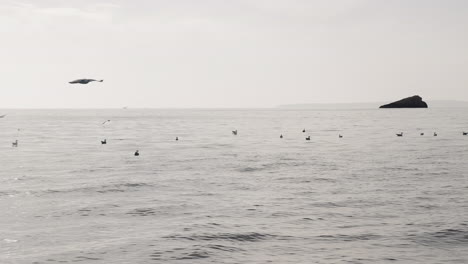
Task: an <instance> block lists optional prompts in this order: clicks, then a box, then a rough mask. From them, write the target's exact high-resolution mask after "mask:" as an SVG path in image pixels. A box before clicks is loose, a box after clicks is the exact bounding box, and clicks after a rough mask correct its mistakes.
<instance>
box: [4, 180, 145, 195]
mask: <svg viewBox="0 0 468 264" xmlns="http://www.w3.org/2000/svg"><path fill="white" fill-rule="evenodd" d="M151 186H152V185H151V184H147V183H118V184H111V185H101V186H90V187H78V188H70V189H48V190H44V191H39V192H36V193H35V195H39V196H40V195H43V194H56V193H73V192H85V193H87V192H97V193H110V192H127V191H136V190H137V189H139V188H142V187H151ZM0 195H1V194H0Z"/></svg>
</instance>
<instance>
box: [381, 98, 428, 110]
mask: <svg viewBox="0 0 468 264" xmlns="http://www.w3.org/2000/svg"><path fill="white" fill-rule="evenodd" d="M379 108H427V103H426V102H424V101H423V100H422V98H421V96H419V95H415V96H411V97H407V98H404V99H401V100H399V101H396V102H393V103H389V104H386V105H382V106H380V107H379Z"/></svg>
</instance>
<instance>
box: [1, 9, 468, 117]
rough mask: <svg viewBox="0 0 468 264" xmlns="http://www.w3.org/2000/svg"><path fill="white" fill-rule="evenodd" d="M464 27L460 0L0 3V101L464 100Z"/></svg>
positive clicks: (467, 94) (467, 55)
mask: <svg viewBox="0 0 468 264" xmlns="http://www.w3.org/2000/svg"><path fill="white" fill-rule="evenodd" d="M467 32H468V1H464V0H391V1H389V0H231V1H221V0H199V1H195V0H107V1H104V0H103V1H99V0H67V1H61V0H34V1H32V0H21V1H16V0H10V1H8V0H0V34H1V36H2V37H1V44H0V45H1V49H0V58H1V61H0V73H1V76H2V80H1V88H0V90H1V91H2V93H1V96H0V108H9V107H97V108H103V107H122V106H129V107H271V106H276V105H280V104H292V103H340V102H372V101H389V100H394V99H395V100H396V99H400V98H401V97H405V96H410V95H414V94H419V95H421V96H422V97H423V98H424V99H426V100H434V99H457V100H468V89H467V87H466V85H467V84H468V74H467V73H468V49H467V47H468V33H467ZM78 78H96V79H104V82H103V83H91V84H88V85H70V84H68V81H70V80H73V79H78Z"/></svg>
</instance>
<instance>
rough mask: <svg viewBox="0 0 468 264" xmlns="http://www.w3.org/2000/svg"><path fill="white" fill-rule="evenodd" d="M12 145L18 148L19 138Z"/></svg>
mask: <svg viewBox="0 0 468 264" xmlns="http://www.w3.org/2000/svg"><path fill="white" fill-rule="evenodd" d="M11 146H12V147H15V148H17V147H18V140H15V142H13V143H11Z"/></svg>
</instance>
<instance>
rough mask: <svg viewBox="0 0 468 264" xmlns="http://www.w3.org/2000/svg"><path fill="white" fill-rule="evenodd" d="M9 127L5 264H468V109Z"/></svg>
mask: <svg viewBox="0 0 468 264" xmlns="http://www.w3.org/2000/svg"><path fill="white" fill-rule="evenodd" d="M0 114H7V116H6V117H4V118H1V119H0V208H1V213H0V263H2V264H13V263H14V264H16V263H18V264H23V263H24V264H30V263H31V264H55V263H105V264H119V263H129V264H134V263H137V264H139V263H142V264H146V263H148V264H149V263H184V264H185V263H229V264H231V263H255V264H264V263H280V264H283V263H284V264H287V263H294V264H297V263H323V264H331V263H353V264H367V263H372V264H375V263H424V264H431V263H434V264H435V263H444V264H445V263H457V264H460V263H468V136H463V135H462V132H463V131H467V132H468V108H438V109H436V108H434V109H432V108H429V109H348V110H346V109H341V110H301V109H108V110H103V109H101V110H92V109H86V110H59V109H56V110H12V109H10V110H8V109H6V110H1V111H0ZM107 120H110V121H107ZM106 121H107V122H106ZM304 129H305V132H303V130H304ZM233 130H237V131H238V133H237V135H234V134H233V133H232V131H233ZM400 132H403V136H402V137H398V136H396V134H397V133H400ZM421 133H424V135H421ZM434 133H437V136H435V135H434ZM280 135H283V138H280ZM339 135H342V137H341V138H340V137H339ZM308 136H310V140H306V139H305V138H306V137H308ZM176 137H178V140H176ZM104 139H106V140H107V144H105V145H103V144H101V140H104ZM15 140H18V146H17V147H13V146H12V142H14V141H15ZM136 150H138V151H139V153H140V155H139V156H134V153H135V151H136Z"/></svg>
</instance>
